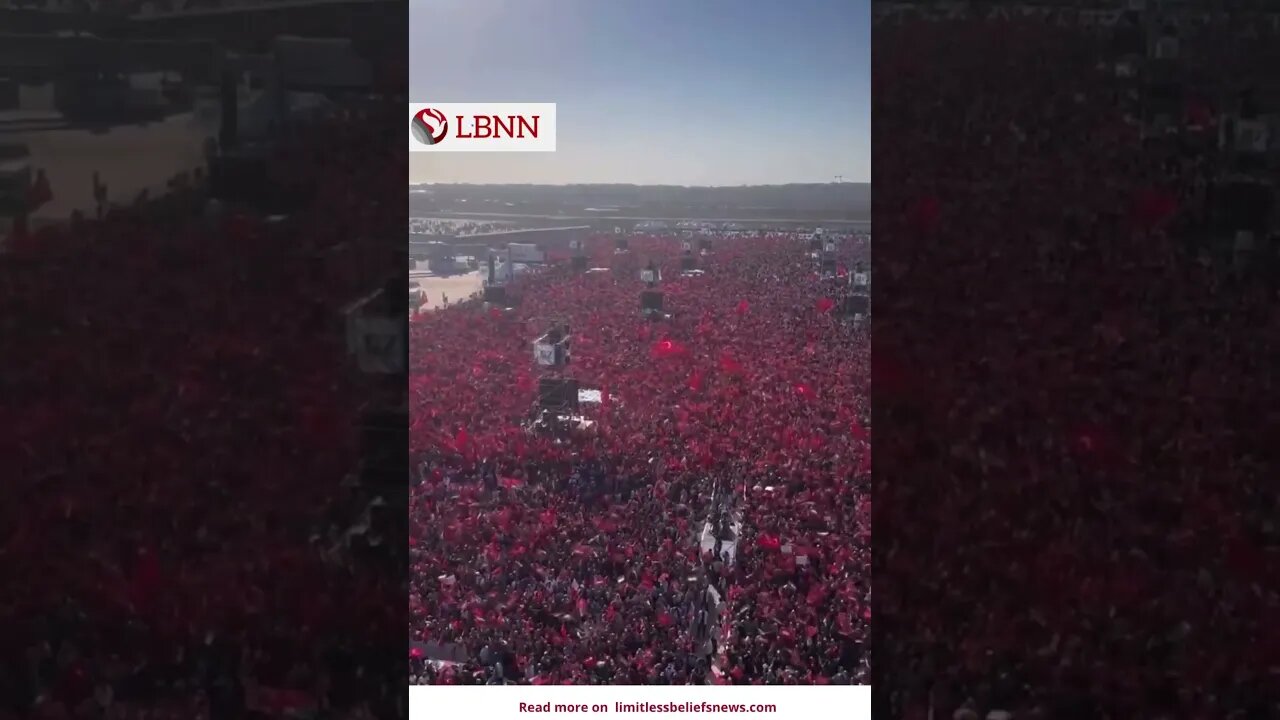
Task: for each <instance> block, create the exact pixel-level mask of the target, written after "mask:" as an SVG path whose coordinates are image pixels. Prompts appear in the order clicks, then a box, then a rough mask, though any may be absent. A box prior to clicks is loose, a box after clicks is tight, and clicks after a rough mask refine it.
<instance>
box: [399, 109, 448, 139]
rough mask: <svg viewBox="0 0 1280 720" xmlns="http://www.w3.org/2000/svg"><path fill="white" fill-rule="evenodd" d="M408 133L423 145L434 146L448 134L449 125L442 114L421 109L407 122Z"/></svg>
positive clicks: (437, 111) (433, 110)
mask: <svg viewBox="0 0 1280 720" xmlns="http://www.w3.org/2000/svg"><path fill="white" fill-rule="evenodd" d="M409 132H410V133H412V134H413V137H414V139H415V140H417V141H418V142H420V143H422V144H423V145H435V144H437V143H439V142H440V141H441V140H444V137H445V135H446V134H448V132H449V123H448V121H446V120H445V119H444V113H442V112H440V111H439V110H436V109H435V108H423V109H422V110H419V111H418V113H417V114H416V115H414V116H413V120H411V121H410V122H409Z"/></svg>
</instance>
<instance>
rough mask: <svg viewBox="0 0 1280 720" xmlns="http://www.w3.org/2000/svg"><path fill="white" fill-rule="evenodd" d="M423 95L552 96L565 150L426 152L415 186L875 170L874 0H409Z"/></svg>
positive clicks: (825, 175)
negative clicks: (872, 157)
mask: <svg viewBox="0 0 1280 720" xmlns="http://www.w3.org/2000/svg"><path fill="white" fill-rule="evenodd" d="M409 7H410V10H409V43H410V79H409V86H410V100H411V101H414V102H555V103H557V104H558V107H557V113H558V123H559V127H558V132H557V151H556V152H555V153H432V154H426V153H415V154H413V155H411V161H410V180H411V181H412V182H424V181H428V182H476V183H486V182H488V183H504V182H505V183H522V182H530V183H553V184H559V183H575V182H586V183H603V182H623V183H644V184H651V183H652V184H672V185H743V184H747V185H755V184H771V183H787V182H830V181H832V180H833V179H834V177H835V176H836V175H842V176H844V179H845V180H846V181H861V182H866V181H870V177H871V107H870V101H871V19H870V0H771V1H768V0H410V5H409Z"/></svg>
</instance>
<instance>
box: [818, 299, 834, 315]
mask: <svg viewBox="0 0 1280 720" xmlns="http://www.w3.org/2000/svg"><path fill="white" fill-rule="evenodd" d="M835 306H836V301H835V300H832V299H831V298H826V297H824V298H820V299H819V300H818V312H819V313H829V312H831V309H832V308H834V307H835Z"/></svg>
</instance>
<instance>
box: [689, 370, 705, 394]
mask: <svg viewBox="0 0 1280 720" xmlns="http://www.w3.org/2000/svg"><path fill="white" fill-rule="evenodd" d="M689 389H690V390H693V391H695V392H696V391H698V390H701V389H702V371H701V370H698V371H695V372H694V373H693V374H692V375H690V376H689Z"/></svg>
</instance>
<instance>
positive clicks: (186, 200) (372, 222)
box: [0, 109, 404, 720]
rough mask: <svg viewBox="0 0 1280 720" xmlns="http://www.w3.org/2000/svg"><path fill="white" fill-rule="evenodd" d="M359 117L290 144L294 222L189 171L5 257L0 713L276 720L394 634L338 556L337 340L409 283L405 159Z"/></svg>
mask: <svg viewBox="0 0 1280 720" xmlns="http://www.w3.org/2000/svg"><path fill="white" fill-rule="evenodd" d="M371 112H372V111H370V110H368V109H362V110H356V111H353V113H352V114H351V115H349V116H344V117H333V118H331V119H329V120H326V121H323V122H317V123H315V124H310V125H307V126H305V127H298V128H291V130H294V131H295V132H293V133H292V134H291V135H289V136H288V139H283V140H282V141H281V144H280V146H279V147H278V148H277V150H276V155H275V157H274V158H273V159H272V161H271V167H272V173H273V174H274V175H276V176H277V177H276V180H277V182H279V183H288V184H291V185H294V186H295V189H297V190H298V191H299V197H303V198H306V202H305V204H304V205H302V206H300V207H298V208H297V209H296V212H294V213H292V214H290V215H289V216H287V217H263V216H261V215H258V214H256V213H254V212H253V211H252V210H249V209H247V208H231V207H221V208H220V207H218V204H217V203H216V202H208V201H207V198H205V197H204V184H203V182H202V180H201V177H199V176H195V177H186V178H183V179H181V180H178V181H176V182H175V187H174V188H173V192H172V193H170V194H169V195H167V196H166V197H164V198H161V199H157V200H154V201H149V202H139V203H138V204H136V205H132V206H123V207H114V208H112V209H110V210H108V211H107V212H106V213H105V214H104V217H103V218H101V219H86V218H83V217H75V218H72V219H71V220H70V222H68V223H65V224H59V225H53V226H48V227H44V228H39V229H35V230H32V231H28V232H20V233H19V234H18V235H17V236H16V237H12V238H10V241H11V242H10V246H9V248H8V252H6V253H3V254H0V274H2V278H3V282H0V346H2V347H3V348H4V353H5V369H4V372H3V373H0V397H3V398H4V401H3V402H0V425H2V426H3V427H4V428H5V429H4V432H3V433H0V457H2V458H3V465H4V471H3V475H4V483H5V490H4V501H3V502H0V576H2V577H3V578H4V582H3V583H0V637H3V638H4V639H5V647H6V652H5V653H4V656H3V658H0V717H32V716H41V717H76V718H79V717H98V718H143V717H150V718H161V717H173V718H183V719H184V720H190V719H191V718H200V717H208V716H209V714H210V713H216V714H220V715H221V716H237V717H239V716H244V713H245V712H246V709H245V707H244V706H243V703H245V702H248V703H249V704H250V705H251V706H258V707H259V709H260V710H262V711H264V712H267V713H268V715H273V714H275V711H273V710H271V707H270V706H282V705H294V706H297V705H307V706H312V707H315V706H328V707H335V708H336V707H341V706H342V703H350V702H351V699H352V698H353V697H365V698H368V697H374V696H375V695H376V693H377V691H378V690H380V688H374V687H370V686H369V682H370V681H369V678H372V677H376V676H379V675H381V676H383V677H385V676H386V675H388V674H390V673H389V672H384V671H382V670H381V669H379V666H378V665H377V663H380V662H382V663H385V662H393V659H392V658H394V654H393V653H392V652H391V651H389V650H387V649H386V648H381V647H379V648H373V647H367V646H366V645H367V643H368V638H373V637H377V635H378V633H379V632H381V633H382V636H383V637H386V636H387V635H390V634H392V633H395V634H399V633H400V632H402V630H400V629H399V628H402V627H403V626H402V625H399V622H398V620H399V618H398V617H397V616H398V615H399V613H397V612H396V611H395V608H397V607H402V605H399V603H398V599H400V598H403V592H404V591H403V587H397V586H393V585H388V584H386V583H385V582H384V580H383V579H382V578H381V577H380V576H379V575H377V574H376V573H374V572H371V571H370V570H369V569H368V567H369V566H368V564H366V563H361V562H358V559H359V558H356V557H355V556H353V554H352V552H353V551H352V550H351V549H350V547H349V545H350V543H348V542H347V541H348V540H349V539H350V537H351V530H352V527H353V526H354V525H357V524H358V522H359V521H358V519H357V518H356V517H355V516H356V515H358V513H359V511H360V509H361V508H362V507H363V505H362V503H364V502H366V501H367V498H364V497H362V492H363V491H362V490H361V488H360V487H358V486H354V485H353V484H351V483H348V482H345V480H347V479H348V473H350V472H352V471H354V470H355V468H356V465H357V462H356V454H357V453H358V451H359V448H358V447H357V446H356V445H355V444H353V438H354V437H355V435H356V433H355V432H354V427H353V426H354V424H355V422H356V420H355V418H356V407H355V401H356V399H357V396H358V395H359V392H358V391H357V389H356V388H355V387H354V386H353V383H354V382H355V379H354V376H353V374H344V373H343V371H342V368H344V367H346V359H345V357H344V356H345V351H346V349H345V347H344V337H343V335H342V333H341V332H340V331H339V330H338V328H339V327H340V326H341V323H340V321H339V320H338V318H339V317H340V311H339V308H340V307H341V305H342V304H345V303H346V302H348V301H350V300H351V299H352V298H353V297H356V296H357V295H358V294H359V292H360V291H362V290H365V289H367V286H368V284H369V283H370V282H372V281H373V280H374V279H375V278H376V277H377V276H378V274H379V273H380V272H394V270H395V268H397V267H398V266H399V265H400V264H402V259H401V258H402V253H400V252H397V248H394V247H390V248H388V247H387V243H385V242H384V238H387V237H397V238H398V237H401V233H402V231H403V225H402V223H403V214H402V213H396V212H394V211H390V212H389V211H388V206H387V204H386V201H385V198H388V197H396V196H398V195H400V194H401V193H403V192H404V189H403V187H404V177H403V172H402V171H398V170H397V169H398V168H403V166H404V158H403V157H397V156H396V155H395V154H394V153H395V151H394V150H387V149H384V148H386V147H388V146H390V147H392V148H398V147H399V146H398V145H396V144H394V143H387V142H386V141H385V137H387V136H390V132H389V131H385V127H386V124H385V123H383V122H382V121H381V120H380V119H379V118H378V117H377V116H376V115H372V114H370V113H371ZM398 122H399V117H398V114H397V115H396V124H397V126H398ZM353 178H358V181H356V180H353ZM51 191H52V192H54V193H56V192H57V188H52V189H51ZM384 251H389V252H384ZM380 253H381V254H380ZM352 258H359V259H360V260H361V262H354V261H352ZM299 498H307V501H306V502H299ZM313 510H314V513H313V512H312V511H313ZM353 588H355V589H353ZM357 589H358V590H357ZM356 596H359V598H362V600H360V602H363V606H359V605H358V604H357V607H358V610H359V612H358V613H353V612H352V610H353V603H357V600H355V599H353V598H355V597H356ZM380 626H381V627H382V628H388V627H395V628H396V629H394V630H392V629H383V630H378V628H379V627H380ZM321 638H323V639H324V640H323V641H321V640H320V639H321ZM361 676H363V679H361ZM382 690H385V691H386V692H387V693H390V692H391V689H389V688H387V689H382ZM401 695H402V688H399V687H397V688H394V697H397V698H398V697H399V696H401ZM387 697H392V695H389V694H388V695H387ZM277 709H279V708H278V707H277ZM366 709H367V708H366ZM357 716H358V713H357Z"/></svg>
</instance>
